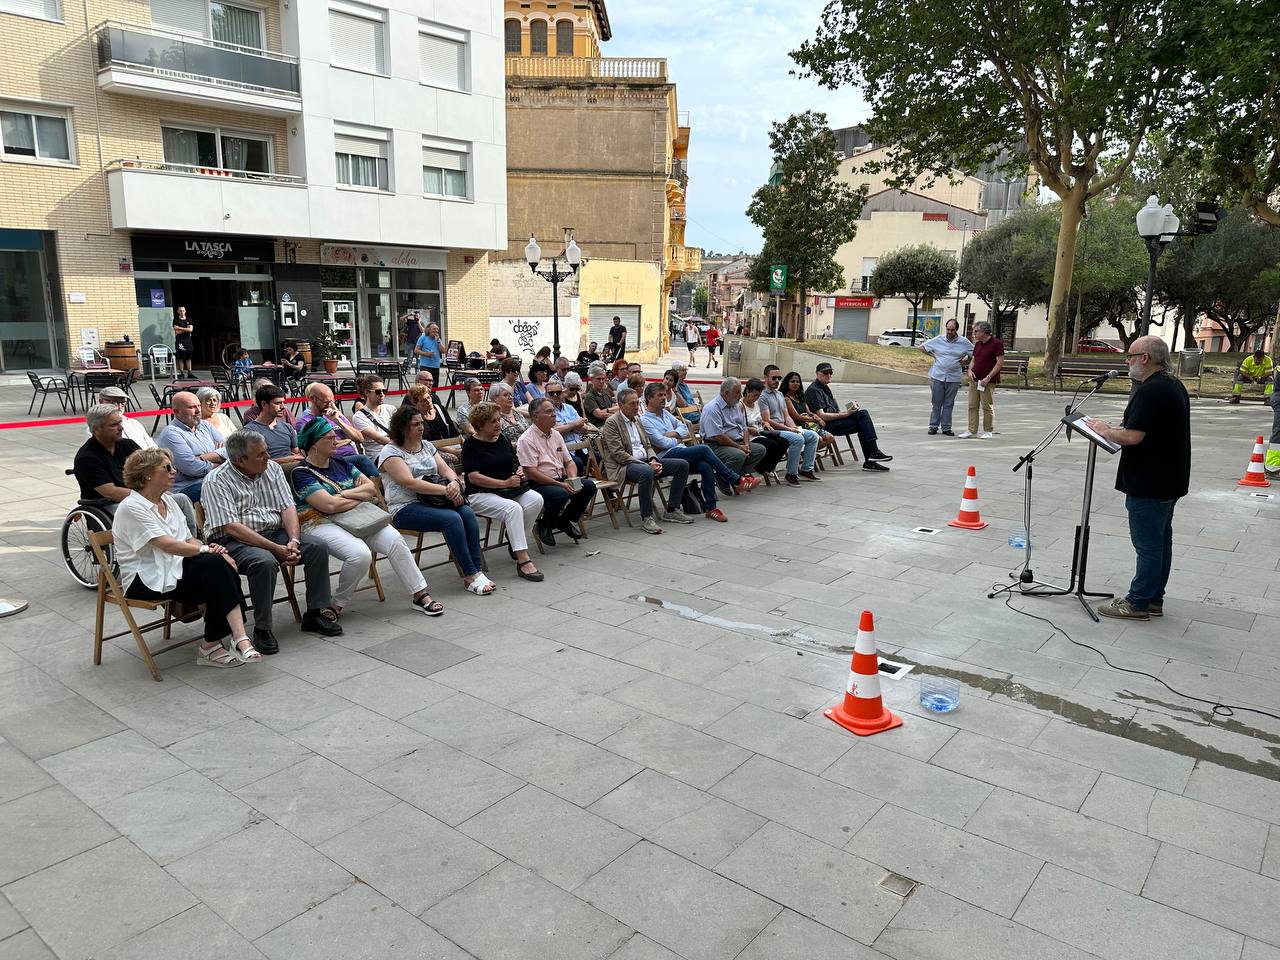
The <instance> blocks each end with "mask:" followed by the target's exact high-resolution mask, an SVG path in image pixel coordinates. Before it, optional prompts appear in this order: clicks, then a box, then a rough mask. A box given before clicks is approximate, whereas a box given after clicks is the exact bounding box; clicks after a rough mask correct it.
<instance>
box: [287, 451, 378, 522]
mask: <svg viewBox="0 0 1280 960" xmlns="http://www.w3.org/2000/svg"><path fill="white" fill-rule="evenodd" d="M298 469H304V470H306V471H307V472H308V473H309V474H311V475H312V476H313V477H315V478H316V479H317V480H318V481H320V484H321V485H322V486H325V487H328V488H329V489H330V491H331V492H332V493H333V495H334V496H341V495H342V490H341V488H340V487H339V486H338V485H337V484H336V483H334V482H333V481H332V480H330V479H329V478H328V477H325V476H321V474H320V472H319V471H317V470H315V469H314V468H312V467H310V466H307V467H299V468H298ZM316 512H317V513H320V512H321V511H316ZM324 516H325V517H326V518H328V520H329V522H331V523H335V524H337V525H338V526H339V527H340V528H342V529H343V530H345V531H347V533H349V534H351V535H352V536H353V537H355V538H356V539H357V540H364V539H366V538H368V537H371V536H373V535H374V534H375V533H377V532H378V531H379V530H381V529H382V528H383V527H385V526H387V525H388V524H389V523H391V514H389V513H387V511H385V510H383V509H382V508H381V507H380V506H378V505H377V504H376V503H369V502H368V501H361V502H358V503H357V504H356V505H355V507H353V508H352V509H350V510H344V511H343V512H342V513H326V514H324Z"/></svg>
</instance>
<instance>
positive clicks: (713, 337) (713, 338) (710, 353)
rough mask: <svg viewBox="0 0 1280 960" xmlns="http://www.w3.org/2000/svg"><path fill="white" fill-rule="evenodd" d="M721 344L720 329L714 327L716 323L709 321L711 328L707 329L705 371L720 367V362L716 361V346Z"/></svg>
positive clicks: (713, 320)
mask: <svg viewBox="0 0 1280 960" xmlns="http://www.w3.org/2000/svg"><path fill="white" fill-rule="evenodd" d="M720 343H721V336H720V328H719V327H717V326H716V321H715V319H714V318H713V319H712V320H711V326H709V327H707V369H708V370H710V369H711V368H712V367H718V366H720V361H719V360H717V359H716V346H717V345H718V344H720Z"/></svg>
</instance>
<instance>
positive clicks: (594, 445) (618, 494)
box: [583, 433, 634, 530]
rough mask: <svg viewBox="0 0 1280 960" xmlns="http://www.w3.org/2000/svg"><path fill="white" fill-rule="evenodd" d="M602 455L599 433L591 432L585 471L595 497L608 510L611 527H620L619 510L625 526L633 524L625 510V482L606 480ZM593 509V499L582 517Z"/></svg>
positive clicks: (589, 513)
mask: <svg viewBox="0 0 1280 960" xmlns="http://www.w3.org/2000/svg"><path fill="white" fill-rule="evenodd" d="M603 464H604V455H603V453H602V452H601V450H600V435H599V434H598V433H595V434H591V435H590V436H589V438H588V440H587V473H588V475H589V476H590V477H591V479H592V480H594V481H595V485H596V490H597V491H598V492H599V494H600V496H599V497H598V498H597V499H599V500H601V501H602V502H603V503H604V508H605V510H607V511H608V512H609V522H610V523H612V524H613V529H615V530H619V529H621V528H620V527H619V526H618V512H619V511H621V512H622V515H623V517H625V518H626V521H627V526H628V527H631V526H634V524H633V523H632V522H631V515H630V513H629V512H628V511H627V498H626V496H625V491H624V489H623V487H624V486H626V484H625V483H621V484H620V483H617V482H616V481H613V480H606V479H605V475H604V466H603ZM594 510H595V500H593V501H592V502H591V508H590V510H588V512H587V513H586V514H584V515H583V516H584V517H589V516H591V513H592V511H594Z"/></svg>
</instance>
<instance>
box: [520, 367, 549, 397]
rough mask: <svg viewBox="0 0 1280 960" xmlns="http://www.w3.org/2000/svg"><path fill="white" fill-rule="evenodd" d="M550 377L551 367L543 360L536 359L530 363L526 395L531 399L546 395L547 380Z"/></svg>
mask: <svg viewBox="0 0 1280 960" xmlns="http://www.w3.org/2000/svg"><path fill="white" fill-rule="evenodd" d="M550 379H551V367H549V366H548V365H547V364H545V363H543V362H542V361H541V360H534V361H533V363H532V364H530V365H529V382H528V383H526V384H525V385H524V387H525V396H526V397H528V398H529V399H530V400H532V399H533V398H534V397H545V396H546V395H547V381H548V380H550Z"/></svg>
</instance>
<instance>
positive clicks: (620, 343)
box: [609, 317, 627, 360]
mask: <svg viewBox="0 0 1280 960" xmlns="http://www.w3.org/2000/svg"><path fill="white" fill-rule="evenodd" d="M609 342H610V343H612V344H613V345H614V350H613V359H614V360H621V359H622V358H623V357H625V356H626V355H627V328H626V327H624V326H623V325H622V318H621V317H614V318H613V326H612V327H610V328H609Z"/></svg>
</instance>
